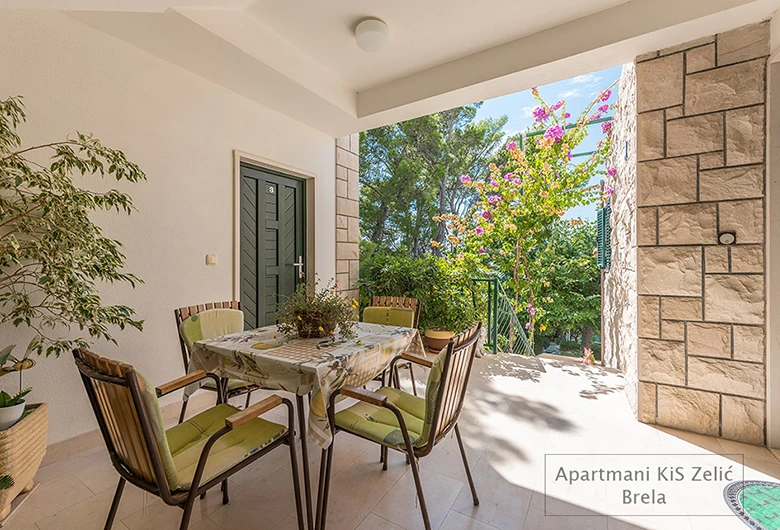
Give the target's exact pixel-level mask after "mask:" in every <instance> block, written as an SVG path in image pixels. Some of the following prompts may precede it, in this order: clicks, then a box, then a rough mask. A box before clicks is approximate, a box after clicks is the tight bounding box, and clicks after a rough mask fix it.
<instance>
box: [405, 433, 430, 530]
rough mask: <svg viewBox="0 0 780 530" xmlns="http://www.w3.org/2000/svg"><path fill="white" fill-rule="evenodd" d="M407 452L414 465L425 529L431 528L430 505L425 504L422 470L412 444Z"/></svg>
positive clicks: (413, 470) (416, 486) (413, 472)
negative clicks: (421, 477)
mask: <svg viewBox="0 0 780 530" xmlns="http://www.w3.org/2000/svg"><path fill="white" fill-rule="evenodd" d="M407 452H408V456H409V460H410V462H411V466H412V476H413V477H414V487H415V488H417V498H418V499H420V512H421V513H422V518H423V524H424V525H425V530H431V519H430V517H428V506H426V504H425V495H423V489H422V481H421V480H420V470H419V466H418V465H417V459H416V458H415V457H414V450H413V449H412V447H411V445H407Z"/></svg>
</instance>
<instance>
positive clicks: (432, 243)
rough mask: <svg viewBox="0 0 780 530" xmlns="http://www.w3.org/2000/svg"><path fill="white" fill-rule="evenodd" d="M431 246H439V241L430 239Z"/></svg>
mask: <svg viewBox="0 0 780 530" xmlns="http://www.w3.org/2000/svg"><path fill="white" fill-rule="evenodd" d="M431 246H432V247H434V248H437V247H438V246H439V242H438V241H436V240H435V239H434V240H433V241H431Z"/></svg>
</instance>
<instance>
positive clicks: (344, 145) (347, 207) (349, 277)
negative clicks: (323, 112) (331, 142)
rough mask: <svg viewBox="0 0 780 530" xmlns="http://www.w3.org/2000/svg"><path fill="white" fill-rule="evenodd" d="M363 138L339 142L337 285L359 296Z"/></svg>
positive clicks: (343, 138) (353, 136)
mask: <svg viewBox="0 0 780 530" xmlns="http://www.w3.org/2000/svg"><path fill="white" fill-rule="evenodd" d="M359 161H360V135H358V134H352V135H350V136H343V137H341V138H337V139H336V285H337V290H338V291H339V292H341V293H343V294H344V296H348V297H350V298H357V297H358V285H357V281H358V277H359V270H360V214H359V209H358V205H359V202H358V199H359V190H358V183H359V180H358V178H359V174H358V171H359V169H360V168H359Z"/></svg>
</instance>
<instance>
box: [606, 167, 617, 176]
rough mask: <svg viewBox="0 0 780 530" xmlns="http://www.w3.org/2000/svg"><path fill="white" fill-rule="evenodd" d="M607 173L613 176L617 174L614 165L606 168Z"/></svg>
mask: <svg viewBox="0 0 780 530" xmlns="http://www.w3.org/2000/svg"><path fill="white" fill-rule="evenodd" d="M607 175H609V176H610V177H614V176H615V175H617V168H616V167H615V166H611V167H609V168H607Z"/></svg>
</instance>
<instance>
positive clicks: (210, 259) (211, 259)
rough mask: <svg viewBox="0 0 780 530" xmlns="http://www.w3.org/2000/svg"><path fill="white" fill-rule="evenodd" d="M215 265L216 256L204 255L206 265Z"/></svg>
mask: <svg viewBox="0 0 780 530" xmlns="http://www.w3.org/2000/svg"><path fill="white" fill-rule="evenodd" d="M216 264H217V255H216V254H206V265H212V266H213V265H216Z"/></svg>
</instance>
